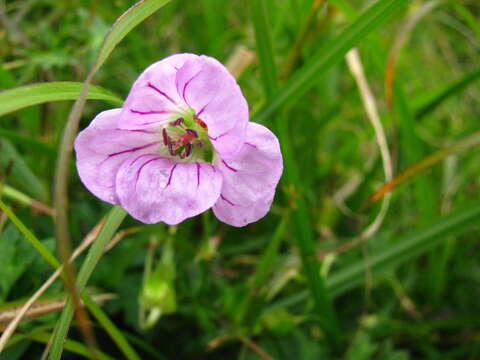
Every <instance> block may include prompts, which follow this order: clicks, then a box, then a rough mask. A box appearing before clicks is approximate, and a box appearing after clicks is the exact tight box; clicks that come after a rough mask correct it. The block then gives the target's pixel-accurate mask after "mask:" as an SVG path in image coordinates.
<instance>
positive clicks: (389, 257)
mask: <svg viewBox="0 0 480 360" xmlns="http://www.w3.org/2000/svg"><path fill="white" fill-rule="evenodd" d="M479 218H480V205H475V206H472V207H470V208H468V209H465V210H459V211H457V212H455V213H453V214H449V215H447V216H444V217H442V218H440V219H438V220H437V221H435V222H434V223H432V224H429V225H427V226H424V227H423V228H421V229H419V230H416V231H414V232H412V233H410V234H408V235H406V236H404V237H402V238H400V239H398V241H396V244H395V245H392V246H390V247H389V248H387V249H385V250H382V251H380V252H378V253H371V254H370V255H369V260H368V261H369V262H368V266H369V271H370V272H371V275H372V276H373V277H374V278H378V277H379V276H381V275H383V274H386V273H388V272H389V271H394V270H395V269H396V268H397V267H398V266H400V265H402V264H405V263H407V262H409V261H412V260H413V259H415V258H417V257H418V256H420V255H422V254H424V253H426V252H427V251H429V250H430V249H432V248H433V247H434V246H436V245H438V244H440V243H441V242H442V241H444V240H445V239H447V238H449V237H450V236H458V235H461V234H463V233H464V232H466V231H468V230H469V229H471V228H472V227H473V226H476V225H477V224H478V221H479ZM365 271H366V269H365V264H364V262H363V261H360V262H356V263H354V264H352V265H350V266H348V267H346V268H344V269H342V270H338V271H336V272H333V273H332V275H331V276H330V277H329V278H328V279H327V286H328V288H329V290H330V291H331V292H332V295H333V296H335V297H336V296H340V295H342V294H344V293H346V292H347V291H349V290H352V289H354V288H356V287H358V286H360V285H362V284H363V283H364V282H365ZM308 295H309V294H308V292H307V291H302V292H300V293H298V294H296V295H294V296H291V297H290V298H287V299H285V300H283V301H279V302H278V303H276V304H274V305H272V306H271V307H269V309H268V310H269V311H272V310H274V309H277V308H279V307H285V306H292V305H295V304H298V303H300V302H302V301H305V300H306V299H308Z"/></svg>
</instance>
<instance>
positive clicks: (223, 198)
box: [220, 194, 235, 206]
mask: <svg viewBox="0 0 480 360" xmlns="http://www.w3.org/2000/svg"><path fill="white" fill-rule="evenodd" d="M220 197H221V198H222V200H223V201H225V202H227V203H228V204H230V205H232V206H235V204H234V203H233V202H231V201H230V200H228V199H227V198H226V197H225V196H223V195H222V194H220Z"/></svg>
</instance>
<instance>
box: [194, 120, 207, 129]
mask: <svg viewBox="0 0 480 360" xmlns="http://www.w3.org/2000/svg"><path fill="white" fill-rule="evenodd" d="M195 122H196V123H197V124H198V125H200V126H201V127H202V128H204V129H205V130H208V127H207V124H205V122H203V120H201V119H199V118H198V117H196V118H195Z"/></svg>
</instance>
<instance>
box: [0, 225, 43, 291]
mask: <svg viewBox="0 0 480 360" xmlns="http://www.w3.org/2000/svg"><path fill="white" fill-rule="evenodd" d="M34 258H35V250H34V249H32V247H31V246H29V245H28V244H27V243H26V242H25V241H23V239H22V237H21V236H20V233H19V232H18V230H17V229H15V228H14V227H13V226H8V227H7V228H6V230H5V231H3V232H2V233H0V264H2V266H0V301H3V300H5V298H6V296H7V295H8V293H9V291H10V289H11V288H12V286H13V285H14V284H15V281H17V279H18V278H19V277H20V276H21V275H22V274H23V273H24V272H25V270H26V269H27V268H28V267H29V266H30V264H31V263H32V262H33V260H34Z"/></svg>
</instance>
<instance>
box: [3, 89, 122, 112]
mask: <svg viewBox="0 0 480 360" xmlns="http://www.w3.org/2000/svg"><path fill="white" fill-rule="evenodd" d="M82 87H83V84H82V83H79V82H68V81H61V82H49V83H39V84H33V85H25V86H19V87H16V88H13V89H9V90H5V91H2V92H0V116H3V115H5V114H9V113H11V112H14V111H16V110H19V109H23V108H25V107H28V106H33V105H38V104H43V103H47V102H51V101H64V100H75V99H76V98H77V97H78V96H79V94H80V91H81V89H82ZM87 99H90V100H105V101H108V102H110V103H112V104H115V105H121V104H122V103H123V100H122V99H120V98H119V97H118V96H116V95H115V94H113V93H112V92H110V91H108V90H106V89H104V88H102V87H100V86H95V85H92V86H91V88H90V90H89V92H88V95H87Z"/></svg>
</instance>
